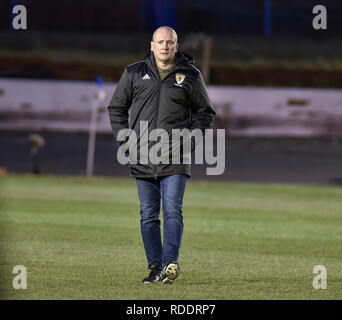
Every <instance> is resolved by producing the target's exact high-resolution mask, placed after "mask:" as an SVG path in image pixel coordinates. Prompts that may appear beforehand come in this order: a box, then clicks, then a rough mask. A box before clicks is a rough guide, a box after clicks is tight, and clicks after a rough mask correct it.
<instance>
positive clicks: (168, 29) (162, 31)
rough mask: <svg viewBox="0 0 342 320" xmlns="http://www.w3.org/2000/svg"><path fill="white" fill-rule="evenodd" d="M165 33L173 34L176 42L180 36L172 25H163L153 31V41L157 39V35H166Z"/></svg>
mask: <svg viewBox="0 0 342 320" xmlns="http://www.w3.org/2000/svg"><path fill="white" fill-rule="evenodd" d="M165 33H167V34H171V35H172V37H173V38H174V39H175V42H176V43H177V42H178V36H177V33H176V31H175V30H173V29H172V28H171V27H168V26H162V27H159V28H158V29H156V30H155V31H154V32H153V35H152V41H155V39H156V37H157V36H161V35H164V34H165Z"/></svg>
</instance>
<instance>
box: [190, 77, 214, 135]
mask: <svg viewBox="0 0 342 320" xmlns="http://www.w3.org/2000/svg"><path fill="white" fill-rule="evenodd" d="M190 104H191V112H192V122H191V127H190V130H191V131H192V130H194V129H201V130H202V131H204V129H209V128H211V127H212V125H213V122H214V118H215V115H216V112H215V110H214V108H213V105H212V103H211V101H210V99H209V96H208V92H207V89H206V87H205V84H204V81H203V78H202V74H201V73H200V72H199V74H198V76H197V77H196V79H195V81H194V84H193V87H192V92H191V94H190Z"/></svg>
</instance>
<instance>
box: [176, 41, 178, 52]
mask: <svg viewBox="0 0 342 320" xmlns="http://www.w3.org/2000/svg"><path fill="white" fill-rule="evenodd" d="M175 52H178V43H177V45H176V51H175Z"/></svg>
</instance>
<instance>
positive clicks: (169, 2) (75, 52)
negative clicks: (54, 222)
mask: <svg viewBox="0 0 342 320" xmlns="http://www.w3.org/2000/svg"><path fill="white" fill-rule="evenodd" d="M17 4H22V5H25V6H26V9H27V14H28V20H27V24H28V28H27V30H14V29H13V28H12V25H11V18H12V17H13V16H12V15H11V8H12V7H13V6H14V5H17ZM316 4H317V3H316V1H311V0H302V1H286V2H284V1H280V0H244V1H239V2H236V1H215V2H214V3H213V2H211V1H208V0H200V1H180V0H179V1H178V0H162V1H158V0H157V1H154V0H128V1H119V2H117V1H116V2H112V1H109V0H108V1H107V0H101V1H96V2H95V1H90V0H88V1H79V0H74V1H72V2H70V1H58V2H53V3H47V2H46V1H43V0H35V1H24V0H23V1H19V0H11V1H9V0H8V1H1V4H0V18H1V19H0V21H1V23H0V39H1V41H0V77H1V78H0V130H1V131H0V140H1V144H2V150H5V151H4V152H2V156H1V159H0V165H1V166H3V167H5V168H6V169H7V170H8V171H10V172H27V171H31V170H32V156H30V150H29V144H28V135H29V134H31V133H39V134H40V135H41V136H42V137H43V138H44V139H45V145H44V147H43V148H41V150H40V152H39V160H38V155H37V157H36V160H35V161H37V163H39V165H40V170H41V172H44V173H57V174H60V173H61V174H62V173H64V174H84V173H85V170H86V154H87V147H88V130H89V120H90V114H91V106H92V103H93V100H94V95H95V94H96V92H97V85H96V82H95V79H96V78H97V77H99V76H100V77H101V78H102V79H103V81H104V88H105V91H106V99H105V101H103V102H102V103H101V105H100V106H99V110H98V111H99V114H98V124H97V130H98V135H97V137H96V152H95V160H94V174H96V175H109V176H117V175H118V176H125V175H126V174H128V170H126V171H124V170H122V168H121V167H120V166H119V165H117V163H116V157H115V155H116V149H115V148H116V146H115V145H114V144H113V143H112V137H111V132H110V126H109V121H108V116H107V112H106V106H107V104H108V101H109V99H110V97H111V95H112V93H113V91H114V88H115V84H116V82H117V81H118V79H119V78H120V75H121V73H122V71H123V69H124V67H125V65H127V64H130V63H132V62H135V61H138V60H140V59H142V58H143V57H144V56H145V54H146V53H147V52H148V51H149V40H150V37H151V33H152V32H153V30H154V29H155V28H156V27H158V26H160V25H165V24H167V25H170V26H172V27H174V28H175V29H176V30H177V31H178V34H179V40H180V48H181V50H184V51H186V52H188V53H190V54H191V55H192V56H193V57H194V58H195V62H196V65H197V67H198V68H199V69H201V71H202V73H203V75H204V78H205V80H206V82H207V85H208V89H209V92H210V95H211V98H212V100H213V102H214V104H215V108H216V110H217V114H218V116H217V119H216V122H215V127H216V128H226V129H227V132H228V136H227V138H228V139H227V148H226V149H227V150H226V151H227V157H226V158H227V170H226V173H225V174H224V175H222V176H220V177H215V179H230V180H240V181H278V182H303V183H319V184H322V183H323V184H330V183H334V184H335V183H339V182H340V180H341V177H342V172H341V168H340V161H341V135H342V94H341V86H342V57H341V52H342V41H341V33H342V4H341V2H340V1H334V0H329V1H320V4H322V5H325V6H326V7H327V10H328V29H327V30H315V29H314V28H313V27H312V20H313V17H314V16H315V15H314V14H313V13H312V9H313V6H314V5H316ZM66 137H67V138H66ZM56 158H58V159H64V160H67V161H63V162H61V161H56ZM193 177H194V178H201V179H202V178H207V177H206V176H205V174H204V170H203V168H201V167H200V166H198V167H197V166H194V174H193ZM211 178H212V177H211Z"/></svg>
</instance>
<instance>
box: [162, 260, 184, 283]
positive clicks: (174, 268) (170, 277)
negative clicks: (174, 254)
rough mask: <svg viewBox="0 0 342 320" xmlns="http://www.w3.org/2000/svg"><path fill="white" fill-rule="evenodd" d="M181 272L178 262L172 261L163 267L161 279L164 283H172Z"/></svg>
mask: <svg viewBox="0 0 342 320" xmlns="http://www.w3.org/2000/svg"><path fill="white" fill-rule="evenodd" d="M179 274H180V268H179V264H178V263H177V262H171V263H169V264H168V265H166V266H165V267H164V268H163V270H162V272H161V275H162V279H161V281H162V283H168V284H172V283H173V281H175V280H176V278H177V277H178V275H179Z"/></svg>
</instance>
